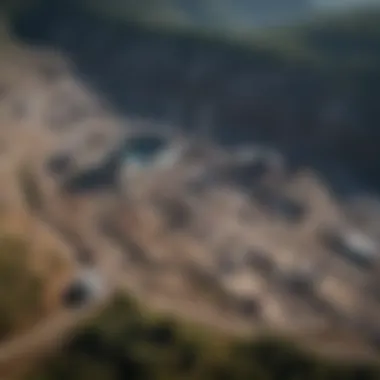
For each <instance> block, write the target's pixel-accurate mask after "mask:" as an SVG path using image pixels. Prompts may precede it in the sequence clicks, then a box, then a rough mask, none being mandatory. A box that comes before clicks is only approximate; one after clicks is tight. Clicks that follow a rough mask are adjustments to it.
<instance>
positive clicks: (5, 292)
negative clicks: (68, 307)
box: [0, 235, 43, 340]
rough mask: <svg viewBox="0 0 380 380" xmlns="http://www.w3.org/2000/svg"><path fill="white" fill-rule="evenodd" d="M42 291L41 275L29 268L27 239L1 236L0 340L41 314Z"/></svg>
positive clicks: (25, 325)
mask: <svg viewBox="0 0 380 380" xmlns="http://www.w3.org/2000/svg"><path fill="white" fill-rule="evenodd" d="M41 294H42V284H41V282H40V279H39V278H38V277H37V276H36V275H34V274H33V273H32V272H31V271H30V269H29V260H28V246H27V243H26V242H25V241H23V240H22V239H20V238H19V237H17V236H9V235H5V236H4V235H3V236H0V340H1V339H5V338H7V337H8V336H10V335H11V334H13V333H14V332H16V331H17V330H18V329H19V328H24V327H27V326H28V325H30V324H31V323H34V322H35V321H36V320H37V319H39V318H40V317H41V314H42V313H43V302H42V297H41Z"/></svg>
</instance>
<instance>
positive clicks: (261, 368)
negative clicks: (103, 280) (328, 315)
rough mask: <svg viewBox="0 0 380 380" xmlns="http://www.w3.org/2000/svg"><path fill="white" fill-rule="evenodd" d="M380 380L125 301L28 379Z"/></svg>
mask: <svg viewBox="0 0 380 380" xmlns="http://www.w3.org/2000/svg"><path fill="white" fill-rule="evenodd" d="M125 378H128V379H132V380H133V379H163V380H170V379H207V380H211V379H216V380H221V379H257V380H261V379H263V380H264V379H265V380H269V379H281V380H286V379H299V380H301V379H307V380H312V379H314V380H317V379H332V380H335V379H358V380H359V379H360V380H365V379H379V378H380V369H379V368H376V367H370V366H369V365H358V364H357V365H348V364H339V363H332V362H327V361H326V360H322V359H320V358H315V357H313V356H312V355H311V354H308V353H305V352H302V351H301V350H300V349H299V348H297V347H296V346H295V345H293V344H290V343H289V342H285V341H282V340H278V339H273V338H265V339H261V340H255V341H249V340H248V339H247V340H245V341H242V340H240V341H238V340H237V339H232V338H230V337H226V336H223V335H221V334H220V333H217V332H210V331H206V330H203V329H202V328H200V327H199V328H197V327H194V326H188V325H184V324H180V323H179V322H174V321H173V320H170V319H164V318H162V317H157V316H155V317H152V315H150V314H149V316H146V314H145V313H142V312H141V309H139V307H138V306H137V304H136V303H135V302H134V301H131V300H129V299H127V298H125V297H124V296H118V297H116V299H115V300H114V301H113V303H112V304H111V306H110V307H109V308H108V309H107V310H106V311H104V312H103V313H102V314H101V315H100V316H98V317H97V318H95V319H94V320H93V321H91V322H90V323H88V325H87V326H86V327H84V328H82V329H81V330H78V331H77V332H76V334H75V336H74V338H73V339H71V340H70V341H69V342H67V344H66V345H65V347H64V348H63V351H62V353H61V355H59V356H57V355H55V356H54V357H52V358H51V359H50V360H48V361H47V363H44V364H43V366H42V367H41V369H40V370H39V371H38V372H37V373H35V374H33V375H32V376H30V377H28V380H38V379H46V380H49V379H51V380H53V379H54V380H59V379H70V380H84V379H96V380H118V379H125Z"/></svg>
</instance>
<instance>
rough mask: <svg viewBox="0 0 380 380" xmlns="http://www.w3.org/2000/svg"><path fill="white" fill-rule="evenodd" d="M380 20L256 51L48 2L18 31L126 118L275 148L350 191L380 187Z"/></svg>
mask: <svg viewBox="0 0 380 380" xmlns="http://www.w3.org/2000/svg"><path fill="white" fill-rule="evenodd" d="M377 18H378V19H380V17H377V15H374V14H372V15H370V16H369V15H359V16H357V18H355V17H354V18H352V17H351V18H350V17H347V20H343V21H342V20H341V19H337V20H335V21H334V20H329V21H328V22H327V23H325V24H324V27H323V28H320V25H318V24H312V25H310V26H306V27H300V28H299V29H297V30H295V32H294V31H293V34H291V33H289V31H288V30H287V31H284V33H282V36H279V35H277V36H275V40H276V45H277V46H273V43H271V42H270V41H269V42H268V43H267V44H266V45H265V46H264V45H263V43H262V41H261V44H259V43H255V42H254V41H252V43H251V46H250V47H249V48H248V47H247V48H243V47H238V46H237V44H235V45H234V44H229V43H227V42H220V41H215V40H211V39H207V38H197V37H194V36H192V37H190V36H188V35H187V36H186V35H179V34H173V33H170V32H165V33H164V32H160V33H156V32H154V31H148V30H147V29H144V28H141V27H139V26H136V25H131V24H123V25H120V24H112V23H107V22H106V21H104V20H101V19H98V18H97V17H95V16H90V15H89V14H85V13H83V12H80V11H78V10H74V9H70V7H68V6H65V7H64V8H63V9H59V8H58V7H55V6H53V5H52V6H51V7H50V8H49V6H48V5H44V6H43V7H42V8H40V9H37V10H36V11H35V12H34V13H29V14H28V15H27V16H26V17H20V18H19V19H18V20H16V21H17V22H16V23H15V25H16V27H15V30H16V33H17V34H18V35H19V36H21V37H22V38H24V39H26V40H28V41H31V42H38V43H43V44H47V45H50V46H55V47H57V48H59V49H61V50H64V51H65V52H66V53H68V54H69V55H70V56H71V58H72V59H73V61H74V63H75V64H76V65H77V67H78V69H79V71H80V72H82V73H83V75H84V77H85V78H86V79H87V81H88V82H89V83H91V84H92V85H93V86H94V87H95V88H97V89H99V90H100V91H101V92H103V93H104V94H106V96H107V97H108V98H109V100H110V101H111V103H113V104H114V105H116V107H117V108H118V109H119V111H121V112H122V113H125V114H126V115H129V116H135V115H137V116H142V117H146V118H150V119H153V120H155V121H160V122H162V121H164V122H168V123H172V124H173V125H177V126H180V127H182V128H184V129H186V130H188V131H191V132H193V133H195V134H204V135H206V136H209V137H210V136H211V138H212V139H213V140H215V141H217V142H220V143H222V144H224V145H236V144H244V143H247V142H252V141H253V142H260V143H265V144H269V145H274V146H275V147H276V148H277V149H280V150H281V151H283V152H284V153H285V154H286V156H287V157H288V158H289V159H290V161H291V162H292V163H294V164H295V165H296V166H299V165H311V166H314V167H316V168H317V169H319V170H322V171H323V172H324V173H325V174H326V175H327V176H329V179H330V180H332V181H333V182H334V181H335V182H336V185H339V186H340V187H339V190H350V189H352V187H353V186H354V183H355V181H356V180H357V179H358V180H359V182H361V183H362V184H369V185H371V186H375V187H378V186H379V183H380V181H379V178H378V172H379V170H380V159H379V157H378V154H377V149H378V148H377V147H378V144H379V143H380V132H379V129H378V124H379V122H380V111H379V109H378V104H377V103H378V102H377V100H378V99H380V90H379V89H380V75H379V72H378V69H377V67H378V66H377V65H378V63H379V58H380V33H379V28H378V27H376V19H377ZM364 25H366V26H367V28H366V29H364V28H361V26H364ZM285 35H286V36H285ZM285 37H286V38H285ZM280 38H283V42H281V39H280ZM290 40H292V41H293V42H289V41H290ZM294 41H302V43H299V44H297V43H296V42H294ZM272 42H273V40H272ZM271 46H272V47H271ZM335 168H336V169H335ZM345 173H348V174H347V175H346V174H345ZM355 178H356V179H355Z"/></svg>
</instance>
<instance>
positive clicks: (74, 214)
mask: <svg viewBox="0 0 380 380" xmlns="http://www.w3.org/2000/svg"><path fill="white" fill-rule="evenodd" d="M43 10H44V12H42V13H40V11H41V9H39V10H37V11H36V13H35V14H34V17H31V18H30V19H28V20H25V19H22V18H21V19H19V22H17V23H16V28H15V30H16V31H17V33H18V34H17V38H16V35H13V39H9V38H8V39H7V38H3V39H2V51H1V55H0V89H1V92H0V93H1V96H2V102H1V106H0V133H1V134H0V138H1V140H0V141H1V146H2V153H1V154H2V158H3V160H2V161H1V172H0V178H1V180H2V183H3V184H4V185H3V186H2V188H1V199H2V205H4V211H3V212H4V214H3V216H2V218H3V220H4V223H3V225H2V229H3V230H4V231H6V232H8V231H9V232H12V233H17V234H18V235H20V236H24V237H26V238H27V241H29V240H30V243H29V246H30V248H32V249H31V255H32V258H33V259H34V261H35V266H36V268H35V269H36V270H37V269H38V268H39V265H40V266H41V267H43V266H44V264H45V263H46V262H47V260H46V256H44V253H45V252H46V251H48V252H51V251H54V252H57V254H58V256H59V257H60V258H61V260H62V261H63V262H64V263H65V264H64V265H63V266H64V270H62V272H61V273H60V275H59V276H58V275H57V276H52V277H53V278H51V279H49V280H47V282H46V283H47V284H49V285H50V286H48V288H50V289H49V290H50V292H51V293H49V294H48V295H47V296H46V297H47V299H48V302H47V303H48V305H49V306H50V309H49V313H47V314H46V315H44V318H46V319H40V321H39V323H37V322H34V323H36V324H35V325H34V326H35V327H32V328H31V330H30V331H26V332H25V331H21V330H20V331H19V333H20V334H19V335H16V336H13V335H12V336H11V337H9V340H5V341H3V342H2V344H0V369H1V368H2V367H1V366H8V365H9V363H11V364H12V363H14V362H16V365H14V364H13V367H17V363H18V361H20V362H23V361H24V360H26V359H34V360H35V359H36V358H37V359H41V357H42V359H44V355H45V354H46V349H47V348H49V349H53V348H57V347H56V346H57V344H61V343H62V342H64V341H65V339H63V338H65V337H66V338H69V337H70V332H71V328H72V327H73V326H75V325H77V324H78V323H79V322H81V321H82V318H83V317H88V315H92V313H93V312H94V311H95V310H94V309H93V308H92V306H101V305H102V304H103V301H108V300H109V299H110V296H111V295H112V294H113V293H114V292H115V291H118V292H119V293H121V294H122V295H124V296H127V295H128V296H132V297H134V298H136V299H137V300H138V302H139V303H141V304H142V305H143V306H142V307H143V308H144V310H148V312H147V313H148V315H149V313H151V312H152V310H153V311H154V312H158V313H160V314H164V315H172V316H175V317H176V319H179V320H185V321H188V323H191V324H193V323H195V324H199V325H201V326H205V327H206V329H208V330H216V331H218V332H219V333H220V332H222V333H223V334H226V336H228V337H230V336H232V337H236V336H237V337H239V336H240V335H244V336H251V335H253V336H256V335H257V334H260V333H262V332H263V331H269V332H272V333H273V332H274V333H276V334H283V335H285V336H287V337H289V336H290V337H291V338H293V339H299V340H300V341H301V342H302V344H303V345H306V346H307V347H308V348H309V349H312V351H317V352H319V353H323V354H324V355H327V356H331V357H333V358H335V357H338V358H343V359H350V360H352V361H355V360H358V359H362V358H366V359H368V358H370V359H373V358H377V356H378V349H379V344H380V343H379V339H380V335H379V332H380V330H379V324H378V320H379V312H380V307H379V281H378V268H379V267H378V265H379V256H378V252H379V244H380V239H379V236H380V229H379V228H380V223H379V220H380V209H379V206H378V205H379V197H378V195H377V194H378V193H377V192H376V191H374V192H373V194H368V193H365V192H363V191H358V190H361V189H363V188H366V185H367V184H366V183H365V182H364V180H366V181H367V182H368V183H370V184H371V185H372V186H373V188H375V190H377V189H378V188H377V185H378V182H377V179H376V178H375V179H373V178H371V176H372V174H373V173H376V170H377V169H378V168H379V166H380V161H379V160H378V158H377V154H375V153H376V151H377V150H376V149H377V148H376V147H377V145H376V144H377V143H378V136H377V131H376V129H375V126H376V123H377V121H378V116H379V114H378V111H377V110H376V108H375V105H376V99H377V98H376V95H377V91H378V89H377V88H376V87H374V86H370V87H369V86H368V87H366V86H365V85H368V81H369V80H370V83H371V84H372V85H373V84H374V83H376V80H378V79H379V78H378V77H376V72H375V63H377V62H378V61H377V60H378V58H379V56H378V53H379V51H378V50H376V49H375V48H376V47H377V45H376V44H377V42H378V39H377V38H378V34H376V33H378V25H377V24H376V23H375V20H376V19H377V18H376V17H377V15H376V14H372V15H368V14H367V15H365V20H366V26H367V29H365V30H363V31H362V32H361V36H362V39H361V40H360V42H359V43H358V42H356V45H351V43H352V41H354V39H353V35H354V34H353V32H352V30H351V29H350V28H348V29H347V30H346V29H345V33H344V34H343V36H342V35H341V34H339V33H338V32H336V33H337V34H338V37H339V38H338V40H339V41H342V39H344V38H347V40H348V42H349V43H347V45H344V47H345V49H346V50H345V51H344V53H345V54H347V57H349V58H350V60H348V59H347V60H344V61H337V60H336V58H335V56H334V52H335V50H334V49H332V51H326V52H325V53H323V54H322V48H325V45H323V46H322V47H321V46H320V45H318V43H317V42H318V38H317V39H316V45H315V46H314V45H312V44H311V43H309V42H308V44H307V47H309V48H310V51H309V50H307V54H305V55H304V54H301V55H298V54H296V55H293V54H289V52H290V53H291V52H292V49H290V50H287V52H288V53H287V54H285V53H284V52H283V50H279V49H278V48H277V47H276V46H273V45H272V44H271V43H270V41H273V40H272V39H271V38H273V37H269V36H268V37H266V38H268V40H266V41H267V42H268V44H267V45H265V46H264V47H263V45H256V44H254V46H253V47H251V48H250V49H247V48H245V49H243V48H242V47H237V46H236V45H235V46H231V44H226V43H225V42H220V41H218V42H217V41H215V40H211V41H210V40H206V39H199V38H195V37H194V36H191V37H189V36H184V35H179V36H172V35H170V34H168V33H167V32H166V33H164V32H162V33H161V34H154V33H152V32H151V31H147V30H143V29H141V27H139V26H136V25H129V26H128V25H127V26H123V25H121V26H116V29H115V28H114V27H112V25H108V26H107V24H106V23H102V22H101V21H100V20H99V19H97V18H93V17H92V16H89V15H86V14H84V13H81V12H79V11H78V12H77V13H75V12H74V11H73V13H71V14H69V13H70V12H67V13H66V12H64V11H63V10H62V9H60V8H59V7H57V8H54V9H53V8H44V9H43ZM45 12H46V13H45ZM355 20H356V19H355ZM371 20H373V21H371ZM37 21H38V22H37ZM370 21H371V22H370ZM363 22H364V21H360V22H359V25H361V26H362V25H363ZM331 25H332V26H331V29H329V28H328V27H327V26H326V28H325V29H324V30H325V31H326V30H327V31H328V30H330V32H329V33H331V34H329V35H332V34H334V33H335V31H336V30H339V28H341V26H340V24H339V23H338V22H332V24H331ZM344 25H346V24H344ZM351 25H354V26H352V28H353V30H354V31H356V29H357V27H358V26H355V25H356V24H355V23H353V24H351ZM37 26H38V28H36V27H37ZM67 26H70V27H69V28H67ZM65 27H66V29H65ZM91 28H93V29H91ZM315 28H316V29H315V30H317V31H318V32H317V37H318V36H320V34H319V33H321V32H320V29H319V27H317V26H315ZM335 28H336V29H335ZM344 28H346V27H344ZM312 31H313V28H312V27H311V26H310V27H309V29H307V30H306V31H305V34H304V36H308V34H307V33H310V35H311V36H313V33H312ZM95 32H96V33H98V34H93V33H95ZM290 32H291V31H289V33H290ZM310 35H309V37H310ZM94 36H96V38H95V37H94ZM285 36H286V35H285V33H284V34H283V37H284V38H285ZM289 36H291V33H290V34H289ZM8 37H9V36H8ZM314 37H315V35H314ZM289 38H290V37H289ZM305 38H306V37H305ZM290 40H292V41H295V42H297V43H299V44H300V43H301V42H302V41H301V42H300V41H299V40H294V39H292V38H290ZM22 41H23V42H22ZM25 41H26V42H27V44H25ZM331 41H332V42H334V41H333V40H331ZM362 41H367V43H368V44H367V45H366V44H362ZM91 42H92V43H91ZM111 42H112V43H111ZM295 42H294V43H295ZM370 42H372V43H373V45H371V44H370ZM358 44H359V45H360V46H361V47H362V48H363V49H365V48H367V49H368V50H367V52H368V54H370V59H369V60H368V61H365V64H364V65H362V62H359V63H360V64H358V65H356V63H355V62H354V61H352V60H351V58H352V57H353V56H355V54H356V50H355V49H356V48H357V46H358ZM296 45H297V44H295V45H293V46H296ZM120 46H123V49H120ZM258 46H260V48H259V47H258ZM297 46H301V45H297ZM302 46H304V45H302ZM339 46H340V45H339ZM342 46H343V45H342ZM373 47H375V48H373ZM108 49H109V50H108ZM305 49H306V47H305ZM180 53H181V54H180ZM311 53H313V54H316V53H318V54H317V55H318V56H319V58H320V59H319V60H314V57H315V55H313V54H311ZM320 53H321V54H320ZM361 56H362V57H363V56H365V52H364V53H363V54H362V55H361ZM346 61H347V62H348V61H350V62H348V63H347V64H346V66H341V64H343V63H345V62H346ZM338 68H339V70H337V69H338ZM338 71H339V74H340V75H341V77H337V74H338ZM354 74H355V75H354ZM356 75H357V77H356ZM248 79H249V81H247V80H248ZM346 80H347V81H349V82H345V81H346ZM353 84H355V86H356V87H355V86H353ZM326 86H327V87H326ZM346 86H347V87H346ZM352 86H353V87H352ZM332 88H334V92H333V91H332ZM347 89H348V90H349V91H351V92H349V91H348V90H347ZM345 90H347V92H346V91H345ZM179 94H181V96H180V95H179ZM177 101H178V102H177ZM324 102H327V105H326V104H325V103H324ZM210 105H211V106H210ZM309 107H310V108H309ZM329 107H332V110H331V108H329ZM301 111H302V112H301ZM322 111H323V112H322ZM327 111H329V112H327ZM333 111H334V112H333ZM321 113H322V114H323V115H324V118H322V119H321V117H322V116H321ZM326 114H327V116H326ZM359 124H360V126H361V127H362V128H357V126H358V125H359ZM371 133H372V134H371ZM300 147H301V148H303V149H299V148H300ZM320 158H322V159H320ZM364 169H366V170H367V171H365V170H364ZM329 170H330V171H329ZM346 172H347V173H348V174H346ZM359 174H362V178H360V176H359ZM360 179H362V180H360ZM363 179H364V180H363ZM363 182H364V183H363ZM32 261H33V260H32ZM31 267H33V266H31ZM41 271H43V269H41ZM46 272H47V273H50V270H49V268H48V269H47V270H46V269H45V273H46ZM78 278H79V279H78ZM80 280H82V282H84V283H85V285H86V286H84V285H83V284H82V283H81V282H80ZM50 281H51V282H50ZM78 281H79V282H78ZM78 284H79V285H78ZM73 285H75V286H74V290H78V287H79V288H80V290H81V291H83V289H85V290H86V289H87V288H90V290H88V289H87V290H86V292H87V293H86V292H85V294H87V295H86V296H83V295H82V296H77V297H79V298H76V297H75V294H76V292H74V293H72V292H71V293H70V292H68V293H67V289H69V290H72V289H73V288H72V287H73ZM79 293H80V292H79ZM73 294H74V295H73ZM80 294H82V293H80ZM91 297H92V298H91ZM91 300H93V301H94V300H95V301H96V302H95V303H91V302H89V301H91ZM98 301H99V302H98ZM87 302H88V303H87ZM99 303H100V305H99ZM86 306H87V307H86ZM127 314H128V312H127V311H125V310H124V309H123V312H122V313H121V314H120V320H124V318H125V316H126V315H127ZM106 315H107V314H106ZM110 318H111V319H112V318H115V315H112V312H111V317H110ZM132 322H133V321H132ZM110 325H111V326H112V325H113V323H111V324H109V325H108V327H109V326H110ZM132 326H133V324H132ZM144 326H145V325H144V324H143V323H142V327H141V328H142V330H144V329H145V327H144ZM119 327H120V328H121V329H125V330H124V331H126V330H128V329H130V326H129V325H127V326H124V327H123V325H121V326H119ZM211 327H212V328H211ZM132 330H133V329H132ZM107 331H108V330H107V329H106V332H107ZM112 331H113V330H112ZM112 331H111V332H110V337H111V338H110V339H111V340H112V336H114V335H113V334H116V335H118V334H119V332H120V330H118V331H117V332H115V333H113V332H112ZM128 331H129V330H128ZM24 332H25V334H24ZM58 338H59V339H58ZM60 338H62V340H61V339H60ZM102 339H103V338H102ZM107 339H108V338H107ZM136 339H139V338H136ZM132 341H133V340H132ZM107 344H108V343H107ZM110 344H111V346H112V347H113V344H116V348H114V349H115V351H117V352H119V350H121V349H122V348H121V347H120V346H119V345H118V343H117V342H116V343H115V342H114V343H110ZM123 344H124V343H123ZM132 346H133V344H132ZM123 347H124V346H123ZM128 347H129V346H128ZM124 348H125V347H124ZM128 349H130V348H128ZM131 349H132V348H131ZM133 349H134V348H133ZM85 351H86V350H85ZM54 352H55V351H54ZM117 355H120V354H117ZM123 355H124V354H123ZM131 355H132V354H131ZM95 356H96V355H95ZM70 357H71V356H70ZM63 358H64V357H63ZM123 358H124V359H125V360H128V358H130V356H128V355H126V358H125V357H124V356H123ZM124 359H123V360H124ZM63 360H65V359H63ZM70 360H71V359H70ZM73 360H74V362H75V360H77V359H76V357H75V356H74V359H73ZM211 360H214V359H211ZM63 363H65V362H63ZM123 363H124V361H123ZM143 363H144V362H143ZM237 363H238V362H237ZM124 364H125V363H124ZM60 365H61V366H62V364H60ZM143 365H144V364H143ZM63 366H64V367H65V364H63ZM71 367H73V366H70V368H71ZM4 368H5V367H4ZM60 368H61V367H60ZM6 369H7V370H8V368H6ZM12 369H14V368H12ZM247 371H248V370H247ZM249 371H250V370H249ZM219 373H220V372H219ZM247 373H251V372H247ZM374 376H376V374H375V375H374ZM114 378H115V379H116V378H117V377H114ZM367 378H369V377H367ZM373 378H376V377H373ZM112 379H113V378H112Z"/></svg>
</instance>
